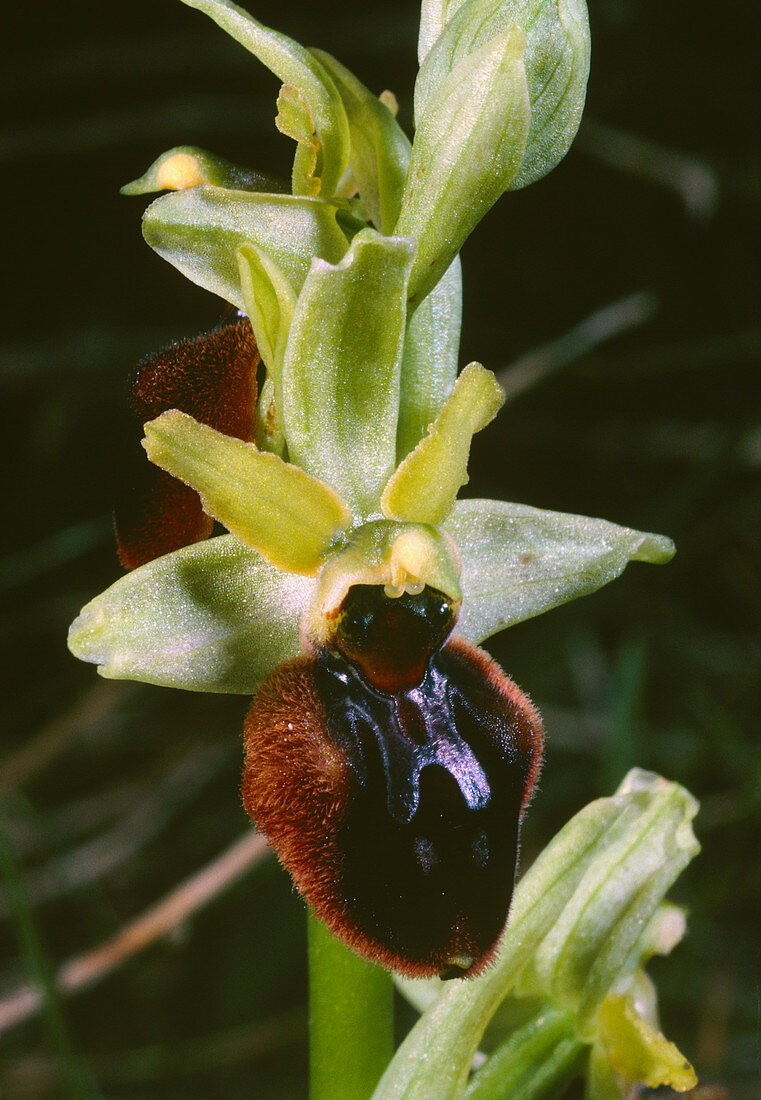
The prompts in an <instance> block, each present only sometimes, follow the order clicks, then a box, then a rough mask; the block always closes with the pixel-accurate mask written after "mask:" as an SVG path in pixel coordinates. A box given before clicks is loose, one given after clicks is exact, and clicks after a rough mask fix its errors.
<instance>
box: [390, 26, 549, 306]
mask: <svg viewBox="0 0 761 1100" xmlns="http://www.w3.org/2000/svg"><path fill="white" fill-rule="evenodd" d="M524 46H525V38H524V35H523V34H522V32H521V31H520V30H518V29H517V28H516V29H514V30H513V31H511V32H510V33H509V34H505V35H501V36H499V37H498V38H495V39H493V40H492V41H491V42H488V43H486V45H484V46H482V47H481V48H480V49H478V50H476V51H475V52H474V53H472V54H470V55H469V56H468V57H466V58H464V59H463V60H462V61H461V62H460V63H459V65H457V67H456V68H455V69H453V71H452V72H451V73H450V74H449V76H448V77H447V79H446V80H445V81H444V82H443V83H442V84H441V86H440V87H439V88H438V89H437V91H436V94H435V95H434V96H433V97H432V98H431V100H430V101H429V103H428V105H427V109H426V110H425V111H424V112H423V114H422V116H421V118H420V119H419V121H418V128H417V132H416V134H415V139H414V141H413V143H412V157H411V161H410V170H409V175H408V177H407V187H406V189H405V192H404V198H403V199H402V209H401V213H400V215H399V221H398V223H397V226H396V232H397V233H399V234H403V235H404V236H409V237H414V238H415V240H416V241H417V244H418V252H417V256H416V258H415V265H414V267H413V270H412V274H411V276H410V300H411V302H412V304H413V305H414V304H417V303H418V302H419V301H421V300H422V299H423V298H424V297H425V295H426V294H427V293H428V292H429V291H430V290H431V289H432V288H433V287H434V286H435V285H436V283H437V282H438V281H439V279H440V278H441V276H442V275H443V274H444V272H445V271H446V269H447V268H448V267H449V265H450V264H451V262H452V260H453V259H454V257H455V256H456V254H457V253H458V252H459V251H460V248H461V247H462V245H463V243H464V241H465V240H466V238H467V237H468V235H469V234H470V232H471V230H473V229H474V228H475V226H476V225H477V224H478V223H479V221H480V220H481V218H482V217H483V216H484V214H486V212H487V211H488V210H489V209H490V208H491V207H492V206H493V205H494V203H495V202H496V201H497V199H498V198H499V197H500V195H502V193H503V192H504V191H505V189H506V188H507V187H508V185H509V184H510V182H511V181H512V179H513V177H514V176H515V175H516V173H517V172H518V170H519V169H520V166H521V163H522V161H523V156H524V151H525V148H526V140H527V137H528V131H529V123H530V119H531V108H530V106H529V98H528V88H527V85H526V74H525V70H524V64H523V51H524Z"/></svg>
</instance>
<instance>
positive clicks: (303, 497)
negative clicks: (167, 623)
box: [143, 409, 351, 576]
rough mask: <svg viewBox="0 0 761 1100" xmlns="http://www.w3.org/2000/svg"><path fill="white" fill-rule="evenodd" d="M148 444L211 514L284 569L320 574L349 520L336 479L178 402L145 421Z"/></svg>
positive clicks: (153, 456) (153, 454) (150, 453)
mask: <svg viewBox="0 0 761 1100" xmlns="http://www.w3.org/2000/svg"><path fill="white" fill-rule="evenodd" d="M143 446H144V447H145V450H146V452H147V454H148V457H149V458H150V460H151V462H154V463H155V464H156V465H157V466H160V467H161V468H162V469H163V470H166V471H167V473H170V474H173V475H174V477H178V478H180V480H182V481H184V482H185V483H186V484H188V485H190V486H191V487H192V488H193V489H195V490H196V491H197V492H198V493H199V494H200V496H201V503H202V504H203V507H204V510H205V511H206V512H208V514H209V515H211V516H214V518H215V519H217V520H219V522H220V523H223V524H224V525H225V527H227V528H228V530H229V531H230V532H231V533H232V534H233V535H235V536H236V537H237V538H239V539H240V541H241V542H244V543H245V544H246V545H247V546H250V547H252V548H253V549H255V550H258V551H259V553H260V554H262V556H263V557H264V558H266V559H267V561H269V562H271V563H272V564H273V565H275V566H277V567H278V568H280V569H285V570H288V571H290V572H293V573H303V574H306V575H311V576H313V575H315V574H316V573H317V572H318V570H319V568H320V566H321V565H322V563H323V561H324V559H325V555H326V554H327V552H328V551H329V550H330V548H331V547H332V546H333V545H334V544H335V542H336V540H337V539H338V538H339V537H340V535H341V534H342V533H343V532H344V531H345V530H346V528H347V527H348V526H349V524H350V522H351V512H350V511H349V509H348V507H347V506H346V504H345V502H344V501H343V500H341V498H340V497H339V496H338V494H337V493H336V492H335V491H334V490H333V489H331V488H330V486H328V485H324V484H323V483H322V482H320V481H318V480H317V479H316V478H313V477H310V475H309V474H307V473H305V471H304V470H302V469H300V468H299V467H298V466H292V465H290V464H289V463H287V462H284V461H283V460H282V459H281V458H279V457H278V456H277V455H274V454H267V453H264V452H262V451H259V450H258V449H257V448H256V447H255V446H254V444H253V443H245V442H243V440H240V439H232V438H231V437H230V436H226V435H222V433H221V432H217V431H215V430H214V429H213V428H209V427H208V426H207V425H205V424H199V423H198V421H197V420H194V419H193V417H192V416H188V415H187V414H186V413H182V412H178V411H177V409H172V410H170V411H169V412H165V413H162V415H161V416H159V417H157V418H156V419H155V420H152V421H150V422H149V423H147V424H146V425H145V440H144V442H143Z"/></svg>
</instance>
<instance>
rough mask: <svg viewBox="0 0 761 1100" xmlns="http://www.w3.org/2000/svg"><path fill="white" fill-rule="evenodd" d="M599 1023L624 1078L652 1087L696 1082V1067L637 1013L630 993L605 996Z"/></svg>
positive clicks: (613, 1063) (679, 1088) (680, 1088)
mask: <svg viewBox="0 0 761 1100" xmlns="http://www.w3.org/2000/svg"><path fill="white" fill-rule="evenodd" d="M597 1026H598V1034H599V1038H600V1040H601V1042H602V1044H603V1046H604V1047H605V1048H606V1051H607V1055H608V1058H609V1059H610V1064H611V1066H612V1068H613V1069H614V1071H615V1072H616V1073H617V1074H619V1075H620V1076H621V1077H623V1079H624V1080H625V1081H627V1082H630V1083H633V1084H634V1083H636V1084H645V1085H647V1086H648V1087H649V1088H658V1086H659V1085H670V1086H671V1088H672V1089H675V1090H676V1091H677V1092H686V1091H687V1090H688V1089H692V1088H694V1087H695V1085H697V1083H698V1079H697V1077H696V1075H695V1070H694V1069H693V1068H692V1066H691V1065H690V1063H689V1062H688V1061H687V1059H686V1058H685V1057H684V1055H683V1054H682V1053H681V1051H680V1050H679V1049H678V1048H677V1047H676V1046H675V1045H674V1043H672V1042H669V1040H668V1039H667V1038H666V1037H665V1036H664V1035H662V1034H661V1032H660V1031H658V1029H657V1028H655V1027H653V1025H652V1024H650V1023H648V1021H647V1020H645V1019H643V1017H642V1016H640V1015H639V1014H638V1013H637V1011H636V1009H635V1007H634V1005H633V1004H632V1002H631V1000H630V999H629V998H628V997H624V996H621V995H618V994H613V993H611V994H610V995H609V996H608V997H606V998H605V1000H604V1001H603V1003H602V1005H601V1007H600V1010H599V1012H598V1013H597Z"/></svg>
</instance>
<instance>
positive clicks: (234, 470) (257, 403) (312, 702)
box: [70, 0, 673, 977]
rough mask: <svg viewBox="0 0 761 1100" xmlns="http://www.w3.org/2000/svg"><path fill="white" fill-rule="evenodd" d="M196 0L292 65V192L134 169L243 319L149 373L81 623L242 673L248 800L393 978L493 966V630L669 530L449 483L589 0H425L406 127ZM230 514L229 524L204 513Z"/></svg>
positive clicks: (121, 648)
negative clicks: (495, 277) (464, 339)
mask: <svg viewBox="0 0 761 1100" xmlns="http://www.w3.org/2000/svg"><path fill="white" fill-rule="evenodd" d="M185 2H187V3H188V4H189V6H191V7H197V8H199V9H201V10H203V11H205V12H206V13H207V14H209V15H210V16H211V17H212V18H213V19H215V20H216V21H217V22H218V23H219V24H220V25H221V26H222V27H223V28H224V29H226V30H227V31H228V32H229V33H230V34H231V35H232V36H233V37H234V38H236V39H237V40H238V41H239V42H241V43H242V44H243V45H244V46H246V47H247V48H248V49H249V50H250V51H251V52H252V53H254V54H255V55H256V56H258V57H259V58H260V59H261V60H263V61H264V62H265V63H266V64H267V65H268V66H269V67H270V68H271V69H272V70H273V71H274V72H275V73H276V74H277V75H278V76H279V77H280V79H281V80H282V81H283V86H282V88H281V92H280V96H279V99H278V108H279V113H278V118H277V123H278V126H279V128H280V129H281V130H282V131H283V132H284V133H286V134H288V135H289V136H291V137H292V138H294V140H295V141H296V155H295V159H294V165H293V174H292V180H291V193H286V189H285V188H284V187H283V186H282V185H279V184H278V183H276V182H275V181H272V180H271V179H270V178H269V177H265V176H262V175H261V174H258V173H256V172H252V171H248V170H245V169H239V168H236V167H235V166H232V165H230V164H228V163H227V162H225V161H222V160H220V159H219V158H216V157H214V156H212V155H211V154H209V153H206V152H204V151H202V150H198V149H195V148H192V147H182V148H178V149H174V150H170V152H169V153H167V154H165V155H164V156H163V157H161V158H159V160H158V161H157V162H156V163H155V164H154V165H153V166H152V167H151V168H150V169H149V170H148V172H147V173H146V174H145V175H144V176H143V177H141V179H140V180H137V181H135V182H134V183H133V184H131V185H129V186H128V187H127V188H126V189H125V190H126V191H127V192H128V193H137V194H142V193H146V192H149V191H153V190H168V191H169V192H170V193H169V194H166V195H163V196H161V197H160V198H158V199H156V200H155V201H154V202H153V203H152V204H151V206H150V207H149V208H148V210H147V211H146V214H145V217H144V222H143V230H144V235H145V237H146V240H147V241H148V243H149V244H150V245H151V246H152V247H153V248H154V249H155V250H156V251H157V252H158V253H159V254H160V255H162V256H164V257H165V258H167V259H168V260H169V261H170V262H171V263H173V264H174V265H175V266H176V267H177V268H178V269H179V270H180V271H181V272H183V273H184V274H185V275H186V276H188V277H189V278H190V279H192V280H193V281H194V282H197V283H199V284H200V285H202V286H204V287H205V288H206V289H208V290H210V291H211V292H213V293H215V294H217V295H218V296H219V297H221V298H222V299H223V300H224V301H225V302H226V303H229V304H230V305H232V307H233V308H234V310H237V311H239V315H236V316H235V318H234V319H233V320H232V322H231V323H228V324H224V325H222V326H221V327H220V328H219V329H217V330H213V331H212V332H211V333H208V334H205V335H204V336H202V337H199V338H196V339H195V340H192V341H188V342H186V343H184V344H180V345H176V346H174V347H173V348H170V349H167V350H166V351H165V352H162V353H160V354H159V356H156V357H154V358H153V359H151V360H148V361H146V363H144V364H143V365H142V366H141V368H140V369H139V370H138V374H137V376H136V379H135V383H134V403H135V410H136V412H137V414H138V415H139V416H140V418H141V420H142V421H143V422H144V424H145V439H144V447H145V451H146V453H147V456H148V459H150V462H151V463H152V464H153V465H152V466H151V467H144V469H143V471H142V475H141V478H140V483H139V487H138V490H137V492H136V494H135V496H134V497H133V499H132V500H131V501H129V502H123V503H122V504H121V505H120V507H119V508H118V509H117V533H118V537H119V544H120V551H121V556H122V560H123V562H124V564H126V565H127V566H128V567H135V568H132V571H131V572H129V573H128V574H127V575H126V576H124V577H122V578H121V579H120V580H118V581H117V582H116V583H115V584H114V585H113V586H112V587H111V588H109V589H108V590H107V591H106V592H104V593H103V594H102V595H100V596H98V597H97V598H96V599H95V600H93V601H92V602H91V603H90V604H88V605H87V606H86V607H85V608H84V609H83V611H82V613H81V615H80V616H79V618H78V619H77V620H76V621H75V623H74V624H73V626H72V628H71V635H70V646H71V649H72V651H73V652H74V653H75V654H76V655H77V656H78V657H80V658H82V659H83V660H87V661H91V662H94V663H95V664H97V665H98V666H99V671H100V673H101V674H102V675H103V676H106V677H115V678H128V679H136V680H142V681H145V682H148V683H153V684H161V685H164V686H168V687H176V688H184V689H188V690H193V691H208V692H237V693H242V694H246V695H253V696H254V701H253V704H252V706H251V709H250V711H249V714H248V717H247V719H246V726H245V742H246V765H245V771H244V778H243V799H244V803H245V805H246V808H247V810H248V811H249V813H250V815H251V816H252V818H253V819H254V821H255V822H256V823H257V825H258V826H259V827H260V828H261V829H262V830H263V831H264V832H265V833H266V834H267V836H268V837H269V838H270V840H271V842H272V844H273V846H274V847H275V849H276V851H277V852H278V855H279V857H280V859H281V860H282V862H283V863H284V864H285V866H286V867H287V868H288V870H289V871H290V872H291V874H292V876H293V878H294V881H295V882H296V885H297V886H298V888H299V890H300V891H301V892H302V894H303V895H304V897H305V898H306V900H307V902H308V903H309V904H310V905H311V906H312V908H313V909H314V911H315V912H316V914H317V915H318V916H319V917H320V918H321V919H322V920H323V921H324V922H325V923H326V924H327V925H328V927H329V928H330V929H331V930H332V931H333V932H334V933H335V934H336V935H337V936H339V937H340V938H342V939H343V940H344V941H345V942H347V943H349V944H350V945H351V946H352V947H353V948H354V949H355V950H356V951H357V952H359V953H361V954H363V955H365V956H366V957H368V958H370V959H372V960H374V961H377V962H380V963H382V964H383V965H385V966H387V967H393V968H395V969H397V970H398V971H400V972H402V973H404V974H407V975H412V976H427V975H432V974H439V975H442V976H445V977H453V976H460V975H463V974H467V975H469V976H474V975H475V974H477V973H479V972H480V971H481V970H483V968H484V967H485V965H486V963H487V962H488V961H489V959H490V958H491V957H492V956H493V954H494V951H495V948H496V944H497V942H498V940H499V937H500V933H501V931H502V929H503V927H504V925H505V921H506V919H507V916H508V911H509V908H510V902H511V896H512V890H513V881H514V875H515V867H516V859H517V853H518V839H519V829H520V823H521V819H522V817H523V814H524V812H525V809H526V806H527V804H528V801H529V799H530V797H531V794H532V791H533V789H534V786H535V784H536V781H537V777H538V772H539V768H540V763H541V755H542V736H543V735H542V727H541V720H540V718H539V715H538V713H537V711H536V709H535V707H534V706H533V704H532V703H531V701H530V700H529V699H528V697H527V696H526V695H525V694H524V693H523V692H522V691H521V690H520V688H518V687H517V686H516V685H515V684H514V683H513V682H512V681H511V680H510V679H509V677H508V676H506V675H505V673H504V672H503V671H502V670H501V669H500V668H499V666H498V665H496V664H495V662H494V661H492V660H491V658H490V657H489V656H488V655H487V654H486V653H485V652H484V651H483V650H481V649H479V648H478V646H479V644H480V643H481V642H482V641H483V640H484V639H486V638H488V637H490V636H491V635H492V634H494V633H495V632H497V631H499V630H502V629H504V628H506V627H508V626H511V625H512V624H514V623H517V622H520V621H521V620H524V619H527V618H530V617H531V616H533V615H537V614H540V613H542V612H544V611H547V610H550V609H551V608H553V607H556V606H558V605H559V604H562V603H564V602H565V601H567V600H570V599H573V598H575V597H576V596H580V595H584V594H586V593H589V592H593V591H594V590H595V589H597V588H599V587H601V586H602V585H604V584H606V583H607V582H608V581H610V580H612V579H613V578H614V577H616V576H618V574H619V573H621V571H622V570H623V569H624V567H625V566H626V564H627V563H628V562H629V561H632V560H639V561H651V562H663V561H667V560H668V559H669V558H670V556H671V554H672V552H673V547H672V545H671V543H670V541H669V540H668V539H666V538H663V537H661V536H657V535H650V534H644V533H641V532H637V531H633V530H629V529H627V528H623V527H619V526H616V525H614V524H612V523H607V522H605V521H604V520H600V519H590V518H586V517H580V516H572V515H565V514H560V513H553V512H546V511H542V510H539V509H535V508H531V507H528V506H525V505H521V504H508V503H504V502H501V501H491V500H458V493H459V491H460V489H461V488H462V486H463V485H464V484H465V482H466V481H467V472H466V471H467V463H468V457H469V451H470V444H471V439H472V436H473V434H474V433H475V432H477V431H479V430H481V429H482V428H484V427H485V426H486V425H487V424H488V423H489V422H490V421H491V420H492V419H493V417H494V416H495V415H496V413H497V411H498V410H499V408H500V406H501V404H502V402H503V394H502V392H501V390H500V388H499V386H498V385H497V383H496V380H495V378H494V376H493V375H492V374H490V372H489V371H487V370H485V369H484V368H483V367H482V366H480V365H479V364H477V363H471V364H470V365H469V366H467V367H465V369H464V370H463V371H462V372H461V373H459V375H458V373H457V359H458V342H459V325H460V302H461V298H460V294H461V291H460V268H459V261H458V258H457V253H458V251H459V249H460V247H461V245H462V244H463V242H464V240H465V238H466V237H467V235H468V233H469V232H470V230H471V229H472V228H473V227H474V225H475V224H476V223H477V221H478V220H479V219H480V218H481V217H482V216H483V214H484V213H486V211H487V210H488V209H489V208H490V206H491V205H492V204H493V203H494V202H495V201H496V199H497V198H498V197H499V195H501V194H502V193H503V192H504V191H505V190H509V189H511V188H515V187H521V186H524V185H525V184H527V183H530V182H531V181H532V180H534V179H537V178H539V176H541V175H543V174H544V173H545V172H547V171H549V170H550V169H551V168H552V167H553V166H554V164H555V163H557V161H558V160H559V159H560V158H561V157H562V156H563V155H564V153H565V151H566V150H567V148H568V145H569V144H570V141H571V140H572V138H573V135H574V133H575V130H576V127H577V125H578V120H579V116H580V111H581V106H582V104H583V99H584V90H585V85H586V74H587V68H588V37H587V28H586V13H585V9H584V6H583V3H582V2H581V0H562V2H561V0H557V2H554V3H548V2H545V0H537V2H535V3H525V2H521V3H518V2H517V0H516V2H515V3H512V4H511V3H507V4H504V3H502V4H495V3H493V2H487V0H469V2H468V3H466V4H463V5H451V4H450V5H449V9H448V18H447V19H444V16H443V14H442V12H443V8H442V5H440V4H439V5H436V4H428V5H426V6H425V7H424V19H423V26H422V28H421V62H422V64H421V69H420V75H419V77H418V82H417V86H416V90H415V113H416V124H417V129H416V135H415V140H414V142H413V143H412V144H410V142H409V140H408V139H407V137H406V136H405V134H404V133H403V131H402V130H401V129H400V127H399V126H398V124H397V122H396V120H395V117H394V114H393V111H392V109H391V108H392V106H393V103H392V100H391V98H390V97H389V96H387V95H386V96H383V97H380V98H377V97H375V96H373V95H372V94H371V93H370V92H369V91H368V90H367V89H366V88H365V87H364V86H363V85H362V84H361V83H360V82H359V81H358V80H357V79H356V77H354V76H353V75H352V74H351V73H349V72H348V70H346V69H345V68H344V67H343V66H342V65H340V64H339V62H337V61H336V60H335V59H333V58H332V57H330V55H328V54H325V53H323V52H321V51H314V50H306V49H304V48H303V47H301V46H299V45H298V44H297V43H295V42H292V41H291V40H290V39H288V38H286V37H285V36H284V35H280V34H278V33H276V32H274V31H271V30H269V29H268V28H266V27H263V26H262V25H261V24H260V23H258V22H257V21H256V20H254V19H253V18H252V17H251V16H249V15H248V14H247V13H246V12H244V11H243V10H242V9H240V8H238V7H237V6H236V5H234V4H232V3H229V2H227V0H185ZM444 7H446V5H445V6H444ZM437 12H438V14H437ZM259 355H260V356H261V359H262V361H263V366H264V371H263V381H262V385H261V392H260V393H257V392H256V374H257V357H258V356H259ZM146 469H147V470H148V471H149V472H148V473H146ZM150 471H152V472H150ZM214 520H216V521H218V522H219V523H220V524H222V525H223V526H224V527H225V528H226V529H227V531H228V532H229V534H227V535H219V536H216V537H208V536H209V535H211V534H212V524H213V521H214Z"/></svg>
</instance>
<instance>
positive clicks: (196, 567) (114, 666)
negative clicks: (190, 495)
mask: <svg viewBox="0 0 761 1100" xmlns="http://www.w3.org/2000/svg"><path fill="white" fill-rule="evenodd" d="M313 588H314V581H312V580H310V579H308V578H307V577H301V576H297V575H296V574H294V573H283V572H281V570H279V569H277V568H275V566H273V565H270V564H269V563H268V562H266V561H264V559H263V558H262V556H261V555H260V554H258V553H256V551H254V550H249V549H248V547H246V546H243V545H242V544H241V543H240V542H238V540H237V539H236V538H234V537H233V536H232V535H222V536H221V537H219V538H213V539H207V540H206V541H205V542H197V543H195V544H194V545H193V546H186V547H184V548H183V549H182V550H177V551H176V552H175V553H172V554H165V555H164V556H163V557H161V558H156V560H155V561H152V562H149V563H148V564H147V565H143V566H141V567H140V568H139V569H134V570H133V571H132V572H131V573H127V574H126V575H125V576H123V577H120V579H119V580H118V581H116V582H115V584H112V585H111V587H110V588H108V589H107V590H106V591H105V592H103V593H101V595H100V596H97V597H96V598H95V599H94V600H91V602H90V603H88V604H87V606H86V607H84V608H83V609H82V611H81V613H80V615H79V616H78V618H77V619H76V620H75V621H74V622H73V623H72V625H71V629H70V631H69V649H70V650H71V652H72V653H73V654H74V656H75V657H78V658H79V659H80V660H82V661H89V662H91V663H92V664H96V665H98V666H99V668H98V672H99V673H100V674H101V676H105V677H106V678H107V679H109V680H139V681H142V682H143V683H147V684H158V685H160V686H162V687H171V688H184V689H185V690H187V691H212V692H225V693H228V692H229V693H233V694H242V695H253V693H254V692H255V691H256V690H257V688H258V687H259V685H260V684H261V682H262V680H264V678H265V677H266V676H268V675H269V673H270V672H272V670H273V669H274V668H276V667H277V665H279V664H280V663H281V662H282V661H287V660H289V659H290V658H291V657H295V656H296V654H297V653H298V651H299V624H300V622H301V617H302V614H303V613H304V610H305V608H306V607H307V605H308V602H309V598H310V595H311V593H312V590H313Z"/></svg>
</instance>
